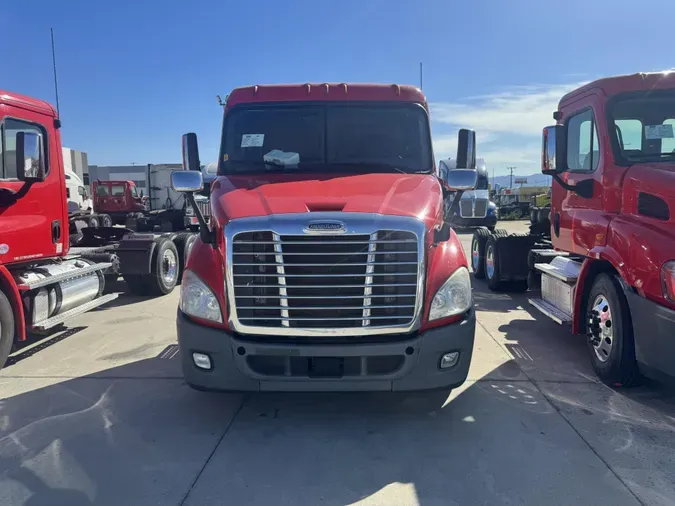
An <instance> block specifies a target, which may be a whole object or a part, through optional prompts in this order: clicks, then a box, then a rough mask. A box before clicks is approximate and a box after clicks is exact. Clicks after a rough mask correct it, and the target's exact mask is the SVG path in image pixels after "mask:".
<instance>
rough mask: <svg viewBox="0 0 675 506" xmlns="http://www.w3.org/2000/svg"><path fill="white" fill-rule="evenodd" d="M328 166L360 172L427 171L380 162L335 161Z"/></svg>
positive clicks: (425, 171)
mask: <svg viewBox="0 0 675 506" xmlns="http://www.w3.org/2000/svg"><path fill="white" fill-rule="evenodd" d="M326 165H327V166H328V167H329V168H337V169H341V168H347V169H357V170H358V169H360V172H370V171H377V172H392V171H394V172H399V173H401V174H423V173H428V172H429V171H427V170H415V169H412V168H410V167H399V166H398V165H395V164H392V163H380V162H368V161H365V162H336V163H327V164H326Z"/></svg>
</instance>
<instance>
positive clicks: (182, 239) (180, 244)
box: [173, 232, 195, 284]
mask: <svg viewBox="0 0 675 506" xmlns="http://www.w3.org/2000/svg"><path fill="white" fill-rule="evenodd" d="M194 237H195V235H194V234H192V233H190V232H184V233H182V234H177V235H176V237H175V238H174V240H173V243H174V244H175V246H176V251H178V265H179V268H178V283H179V284H180V282H181V279H182V278H183V271H184V269H185V260H187V253H188V251H186V245H187V243H188V241H192V242H194Z"/></svg>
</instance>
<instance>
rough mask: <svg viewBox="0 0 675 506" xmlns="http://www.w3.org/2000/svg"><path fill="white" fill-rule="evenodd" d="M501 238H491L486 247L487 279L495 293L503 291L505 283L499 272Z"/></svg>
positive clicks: (489, 286)
mask: <svg viewBox="0 0 675 506" xmlns="http://www.w3.org/2000/svg"><path fill="white" fill-rule="evenodd" d="M499 260H500V258H499V238H498V237H495V236H490V238H489V239H488V240H487V244H486V245H485V279H486V280H487V283H488V288H489V289H490V290H493V291H497V290H502V289H503V288H504V282H503V281H502V280H501V274H500V272H499Z"/></svg>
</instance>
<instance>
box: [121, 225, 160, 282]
mask: <svg viewBox="0 0 675 506" xmlns="http://www.w3.org/2000/svg"><path fill="white" fill-rule="evenodd" d="M156 246H157V243H156V241H155V236H154V235H152V234H132V235H128V236H126V237H124V238H123V239H122V240H121V241H120V242H119V245H118V247H117V250H116V252H117V256H118V257H119V259H120V273H121V274H122V275H123V276H124V275H125V274H150V273H151V272H152V270H151V266H150V262H151V260H152V253H153V252H154V251H155V247H156Z"/></svg>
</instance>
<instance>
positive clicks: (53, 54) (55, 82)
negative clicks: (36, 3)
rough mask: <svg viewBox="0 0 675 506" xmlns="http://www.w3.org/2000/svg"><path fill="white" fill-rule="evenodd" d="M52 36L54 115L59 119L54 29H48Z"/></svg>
mask: <svg viewBox="0 0 675 506" xmlns="http://www.w3.org/2000/svg"><path fill="white" fill-rule="evenodd" d="M49 30H50V31H51V34H52V64H53V66H54V92H55V93H56V115H57V116H58V117H59V118H60V117H61V115H60V113H59V83H58V81H57V79H56V50H55V49H54V29H53V28H50V29H49Z"/></svg>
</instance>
